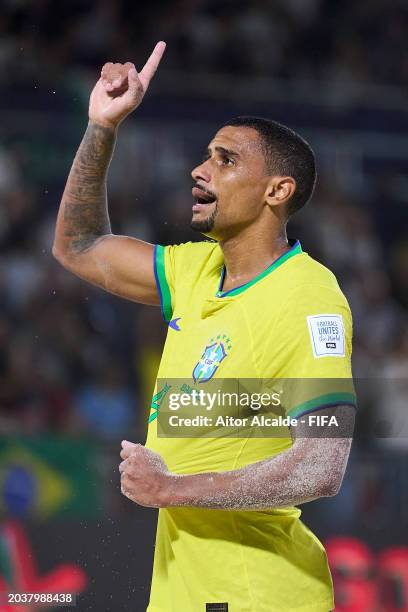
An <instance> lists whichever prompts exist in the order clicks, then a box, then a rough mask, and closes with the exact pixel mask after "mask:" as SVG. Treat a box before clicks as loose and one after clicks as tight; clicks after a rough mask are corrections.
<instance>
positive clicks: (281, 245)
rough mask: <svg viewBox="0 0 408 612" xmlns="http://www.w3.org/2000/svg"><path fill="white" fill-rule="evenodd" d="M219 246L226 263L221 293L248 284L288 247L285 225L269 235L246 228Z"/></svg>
mask: <svg viewBox="0 0 408 612" xmlns="http://www.w3.org/2000/svg"><path fill="white" fill-rule="evenodd" d="M219 245H220V247H221V249H222V252H223V254H224V264H225V277H224V285H223V288H222V290H223V291H229V290H230V289H234V288H235V287H239V286H240V285H243V284H245V283H247V282H249V281H250V280H252V279H253V278H254V277H255V276H257V275H258V274H260V273H261V272H263V271H264V270H265V269H266V268H267V267H268V266H270V264H271V263H272V262H273V261H275V259H278V257H280V256H281V255H283V254H284V253H286V251H288V250H289V248H290V247H289V245H288V240H287V237H286V228H285V227H284V226H282V227H281V228H280V229H279V231H276V232H274V233H271V234H269V235H268V234H266V233H265V230H264V231H263V232H262V233H261V232H260V231H259V230H258V229H257V228H256V229H255V230H253V229H252V228H250V227H249V228H246V229H245V230H244V231H243V232H240V233H239V234H238V235H237V236H233V237H231V238H228V239H226V240H221V241H220V242H219Z"/></svg>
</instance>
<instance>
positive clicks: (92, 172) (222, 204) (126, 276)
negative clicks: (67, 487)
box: [53, 43, 354, 612]
mask: <svg viewBox="0 0 408 612" xmlns="http://www.w3.org/2000/svg"><path fill="white" fill-rule="evenodd" d="M164 49H165V45H164V43H158V44H157V45H156V48H155V50H154V51H153V53H152V55H151V56H150V58H149V60H148V61H147V63H146V65H145V67H144V68H143V70H142V71H141V72H140V73H137V72H136V70H135V67H134V66H133V64H130V63H126V64H106V65H105V66H104V67H103V69H102V73H101V78H100V79H99V81H98V82H97V84H96V85H95V87H94V89H93V91H92V94H91V98H90V105H89V125H88V128H87V130H86V133H85V136H84V139H83V141H82V143H81V145H80V148H79V150H78V153H77V155H76V157H75V160H74V163H73V166H72V169H71V172H70V174H69V177H68V181H67V184H66V188H65V191H64V194H63V197H62V201H61V207H60V211H59V215H58V221H57V228H56V237H55V243H54V249H53V252H54V255H55V257H57V259H58V260H59V261H60V262H61V263H62V264H63V265H64V266H65V267H66V268H67V269H69V270H71V271H72V272H74V273H75V274H77V275H78V276H80V277H81V278H83V279H86V280H88V281H90V282H91V283H93V284H95V285H98V286H100V287H102V288H103V289H106V290H107V291H110V292H112V293H115V294H116V295H119V296H122V297H125V298H127V299H130V300H134V301H136V302H141V303H144V304H151V305H160V306H161V308H162V311H163V315H164V318H165V320H166V321H168V322H169V329H168V335H167V340H166V344H165V347H164V352H163V357H162V361H161V365H160V369H159V374H158V382H157V385H156V389H155V396H154V398H153V400H154V401H153V402H152V409H151V414H150V418H149V431H148V438H147V443H146V446H142V445H137V444H132V443H130V442H127V441H124V442H122V450H121V453H120V454H121V457H122V462H121V464H120V473H121V485H122V492H123V493H124V495H126V496H127V497H128V498H129V499H131V500H132V501H134V502H135V503H138V504H140V505H142V506H150V507H155V508H160V511H159V522H158V530H157V539H156V549H155V560H154V568H153V581H152V589H151V596H150V603H149V607H148V610H149V612H200V611H204V610H212V611H215V610H217V611H218V612H221V611H226V610H228V611H229V612H289V611H292V610H293V611H296V610H298V611H304V612H323V611H324V612H328V611H329V610H332V609H333V606H334V603H333V594H332V584H331V578H330V572H329V569H328V565H327V560H326V555H325V551H324V549H323V547H322V545H321V544H320V542H319V541H318V540H317V538H316V537H315V536H314V535H313V534H312V533H311V532H310V531H309V530H308V529H307V528H306V527H305V526H304V525H303V523H302V522H301V521H300V520H299V515H300V511H299V510H297V509H296V508H295V506H296V505H298V504H302V503H304V502H307V501H311V500H313V499H316V498H318V497H321V496H331V495H335V494H336V492H337V491H338V489H339V487H340V484H341V481H342V478H343V474H344V470H345V466H346V463H347V459H348V455H349V450H350V445H351V434H352V428H353V423H354V416H353V415H354V397H353V394H352V393H347V392H345V391H344V388H343V386H342V385H341V384H340V382H339V387H338V388H336V387H335V386H334V387H333V385H332V387H330V391H329V392H327V389H326V388H325V389H324V392H321V391H319V389H320V387H319V382H318V381H321V380H324V379H326V380H329V379H333V380H338V381H341V380H342V379H343V380H345V379H349V378H350V377H351V368H350V354H351V316H350V311H349V308H348V305H347V302H346V300H345V298H344V296H343V294H342V293H341V291H340V289H339V286H338V284H337V282H336V279H335V277H334V276H333V274H332V273H331V272H329V271H328V270H327V269H326V268H324V267H323V266H322V265H320V264H319V263H317V262H316V261H314V260H313V259H312V258H310V257H309V256H308V255H307V254H306V253H304V252H303V251H302V248H301V245H300V243H299V242H298V241H295V242H293V243H291V242H288V240H287V238H286V230H285V228H286V223H287V220H288V218H289V217H290V216H291V215H292V214H293V213H294V212H296V211H297V210H298V209H300V208H301V207H302V206H304V205H305V204H306V202H307V201H308V200H309V198H310V196H311V194H312V192H313V188H314V183H315V162H314V155H313V153H312V150H311V149H310V147H309V145H308V144H307V143H306V142H305V141H304V140H303V139H302V138H301V137H300V136H298V135H297V134H296V133H295V132H293V131H292V130H290V129H288V128H286V127H285V126H282V125H280V124H277V123H275V122H273V121H270V120H266V119H259V118H238V119H234V120H232V121H230V122H228V124H227V125H225V126H224V127H222V128H221V129H220V130H219V131H218V132H217V133H216V134H215V136H214V137H213V139H212V140H211V142H210V143H209V146H208V150H207V154H206V156H205V159H204V161H203V162H202V163H201V164H200V165H199V166H197V167H196V168H195V169H194V170H193V172H192V177H193V180H194V188H193V200H194V204H193V207H192V227H193V228H194V229H196V230H198V231H199V232H201V233H203V234H204V235H206V236H207V237H209V238H211V239H213V240H212V241H202V242H198V243H193V244H192V243H187V244H181V245H177V246H170V247H163V246H159V245H156V246H154V245H152V244H147V243H145V242H142V241H140V240H137V239H135V238H129V237H126V236H116V235H113V234H112V233H111V229H110V223H109V217H108V210H107V195H106V177H107V171H108V166H109V162H110V159H111V157H112V152H113V148H114V144H115V136H116V131H117V129H118V127H119V124H120V123H121V121H122V120H123V119H124V118H125V117H126V116H127V115H128V114H129V113H130V112H132V111H133V110H134V109H135V108H136V107H137V106H138V105H139V104H140V102H141V101H142V99H143V96H144V94H145V92H146V90H147V87H148V85H149V82H150V80H151V78H152V76H153V75H154V73H155V71H156V68H157V66H158V64H159V62H160V59H161V57H162V55H163V52H164ZM132 178H133V177H132ZM135 178H136V180H137V168H135ZM236 377H243V378H247V379H258V380H267V379H282V380H283V379H285V380H286V379H292V380H293V389H292V391H291V393H290V397H291V398H292V399H291V401H290V402H288V403H287V404H286V405H285V410H286V413H285V414H287V415H289V416H290V417H293V419H297V421H296V422H297V426H296V427H295V426H293V427H292V428H291V429H290V430H289V429H287V435H286V436H284V437H279V438H273V437H257V436H252V435H251V434H249V435H248V436H246V437H239V436H235V437H234V436H228V437H222V436H221V437H220V436H219V437H212V438H211V437H206V436H196V437H192V438H180V437H160V436H158V435H157V423H158V416H160V406H161V402H162V400H163V398H164V397H165V396H166V394H169V388H170V387H171V384H173V383H171V384H170V382H169V383H168V384H167V382H166V381H173V380H174V379H183V380H187V381H189V382H190V384H191V389H193V388H200V389H204V388H205V387H206V385H208V384H209V383H210V381H211V383H213V382H214V380H215V381H216V380H217V379H219V380H221V379H234V378H236ZM302 379H303V382H302ZM308 380H309V381H311V380H313V384H307V381H308ZM207 388H208V387H207ZM308 414H312V415H315V414H316V415H321V416H327V417H333V416H335V417H336V419H335V420H337V422H338V424H339V428H340V430H341V432H342V434H341V435H338V436H337V437H333V436H331V437H330V435H329V434H328V431H329V429H328V427H326V428H323V430H322V429H321V430H320V434H319V433H317V434H316V435H315V436H314V437H311V436H310V435H306V434H305V430H306V428H307V425H304V424H303V421H304V418H302V417H304V416H305V415H308ZM316 431H317V430H316ZM133 535H134V536H135V535H136V534H133Z"/></svg>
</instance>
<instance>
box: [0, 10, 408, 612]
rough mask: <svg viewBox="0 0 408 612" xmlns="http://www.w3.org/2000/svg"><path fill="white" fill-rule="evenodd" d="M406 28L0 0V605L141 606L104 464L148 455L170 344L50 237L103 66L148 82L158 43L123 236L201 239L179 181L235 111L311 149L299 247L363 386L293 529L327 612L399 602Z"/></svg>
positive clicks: (407, 497)
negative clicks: (350, 339)
mask: <svg viewBox="0 0 408 612" xmlns="http://www.w3.org/2000/svg"><path fill="white" fill-rule="evenodd" d="M407 34H408V4H407V2H406V0H392V2H387V1H386V0H370V1H368V0H360V2H353V1H352V0H343V2H332V1H330V0H252V1H251V2H249V1H246V0H232V1H229V0H215V1H210V0H180V1H176V0H174V1H171V2H168V1H165V0H160V1H159V0H150V1H149V2H145V3H139V2H130V1H129V0H117V1H116V2H112V1H111V0H99V1H97V0H95V1H87V0H72V1H70V2H52V1H51V0H32V1H29V0H2V1H1V3H0V83H1V89H2V95H1V97H0V108H1V121H0V198H1V215H0V248H1V254H2V256H1V260H0V289H1V296H2V297H1V301H0V433H1V438H0V512H1V523H0V591H1V590H5V589H6V586H5V585H8V587H9V588H10V586H11V587H12V588H14V590H20V591H24V590H27V589H29V588H31V589H34V588H36V589H37V590H38V589H40V588H44V590H47V589H46V588H45V587H44V585H47V588H48V590H51V589H52V588H54V589H55V590H58V589H59V588H62V587H61V585H65V589H66V590H69V589H70V588H71V587H72V589H73V590H75V589H78V590H82V593H81V594H80V595H79V597H78V603H77V607H76V610H78V612H82V611H88V610H89V611H94V610H95V611H96V610H98V611H100V610H104V611H105V610H106V611H108V610H112V611H113V610H115V611H118V610H120V611H121V612H127V611H129V612H130V611H131V610H132V611H135V610H137V611H139V610H143V609H145V604H146V601H147V598H148V592H149V581H150V573H151V563H152V555H153V538H154V527H155V512H154V511H147V510H144V509H141V508H138V507H136V506H135V505H134V504H132V503H131V502H129V501H128V500H126V499H124V498H123V497H122V496H121V495H120V488H119V478H118V473H117V465H118V461H119V455H118V453H119V446H120V440H121V439H122V438H123V437H126V438H127V439H130V440H134V441H144V437H145V430H146V414H147V411H148V406H149V404H150V394H151V391H152V384H153V380H154V376H155V373H156V369H157V366H158V362H159V359H160V354H161V348H162V344H163V340H164V336H165V333H166V329H165V326H164V324H163V323H162V321H161V317H160V313H159V310H158V309H155V308H147V307H143V306H139V305H135V304H131V303H126V302H124V301H121V300H120V299H117V298H115V297H112V296H109V295H107V294H105V293H103V292H101V291H99V290H96V289H94V288H92V287H90V286H88V285H86V284H85V283H82V282H80V281H79V280H77V279H76V278H74V277H73V276H72V275H70V274H69V273H67V272H66V271H64V270H63V269H62V268H61V267H60V266H59V265H58V264H57V263H56V262H55V261H54V260H53V258H52V256H51V244H52V239H53V230H54V223H55V218H56V212H57V207H58V203H59V199H60V196H61V193H62V189H63V186H64V183H65V179H66V176H67V172H68V170H69V167H70V163H71V161H72V158H73V155H74V153H75V150H76V148H77V146H78V144H79V141H80V139H81V136H82V133H83V131H84V129H85V126H86V123H87V101H88V96H89V93H90V89H91V87H92V85H93V83H94V81H95V80H96V79H97V78H98V73H99V70H100V67H101V65H103V63H105V61H110V60H112V61H127V60H131V61H133V60H134V61H135V63H136V66H137V67H140V66H141V64H142V63H143V62H144V60H145V59H146V58H147V56H148V53H150V50H151V48H152V47H153V45H154V43H155V42H156V41H157V40H160V39H163V40H165V41H167V43H168V48H167V52H166V55H165V58H164V61H163V63H162V65H161V66H160V68H159V71H158V73H157V75H156V78H155V80H154V81H153V83H152V85H151V88H150V90H149V93H148V95H147V97H146V99H145V100H144V102H143V104H142V106H141V107H140V108H139V109H138V111H137V113H135V115H134V116H133V117H131V118H130V119H128V120H126V122H125V124H124V125H123V126H122V128H121V130H120V134H119V139H118V145H117V149H116V154H115V158H114V162H113V164H112V168H111V173H110V181H109V195H110V211H111V219H112V223H113V228H114V231H115V232H117V233H124V234H130V235H136V236H138V237H140V238H143V239H146V240H149V241H152V242H158V243H161V244H169V243H176V242H181V241H185V240H189V239H193V240H197V239H198V236H197V235H192V234H191V233H190V230H189V229H188V228H189V219H190V202H191V195H190V188H191V181H190V174H189V173H190V170H191V168H192V167H193V166H194V165H196V163H197V160H199V159H200V158H201V156H202V153H203V150H204V148H205V147H206V145H207V143H208V141H209V139H210V138H211V136H212V134H213V133H214V132H215V131H216V130H217V128H218V127H219V126H220V125H222V123H223V122H224V121H225V120H227V119H228V118H229V117H232V116H235V115H237V114H258V115H263V116H268V117H271V118H274V119H277V120H279V121H282V122H284V123H287V124H288V125H290V126H292V127H294V128H295V129H298V130H299V131H300V132H301V133H302V134H303V135H304V136H305V137H306V138H307V139H308V140H309V141H310V142H311V144H312V146H313V147H314V148H315V150H316V153H317V157H318V169H319V184H318V189H317V192H316V195H315V197H314V201H313V202H312V204H311V205H309V207H308V208H307V209H306V210H305V211H303V212H302V213H301V214H299V215H298V216H297V217H296V218H295V219H294V220H293V222H292V223H291V226H290V231H289V235H290V236H296V237H299V238H300V239H301V241H302V244H303V246H304V248H305V250H307V251H308V252H309V253H310V254H311V255H312V256H314V257H315V258H317V259H319V260H320V261H322V262H323V263H324V264H325V265H327V266H328V267H330V268H331V269H332V270H333V271H334V272H335V274H336V275H337V277H338V279H339V281H340V283H341V286H342V288H343V291H344V292H345V294H346V296H347V298H348V299H349V301H350V304H351V308H352V311H353V315H354V374H355V376H356V377H357V378H359V379H361V381H362V382H361V384H360V383H359V386H360V387H361V389H360V394H359V400H360V408H359V416H358V436H357V439H356V440H355V443H354V447H353V452H352V456H351V459H350V464H349V468H348V472H347V476H346V479H345V481H344V485H343V488H342V490H341V492H340V494H339V495H338V496H337V497H336V498H333V499H327V500H320V501H318V502H314V503H312V504H307V505H305V507H304V515H303V517H304V520H305V522H306V523H307V524H308V525H310V526H311V528H312V529H313V530H314V531H315V533H316V534H317V535H318V536H319V537H320V539H322V540H324V541H326V542H328V545H329V552H330V556H331V562H332V567H333V570H334V574H335V580H336V593H337V608H336V609H337V610H339V611H350V612H351V611H353V612H379V611H388V612H392V611H394V610H395V611H396V610H399V611H401V610H408V548H405V546H408V478H407V474H408V469H407V468H408V437H407V433H406V431H405V434H404V426H406V421H407V416H406V414H407V409H408V378H407V375H408V316H407V307H408V201H407V193H408V112H407V111H408V97H407V83H408V46H407ZM333 538H337V540H333ZM338 538H343V539H341V540H339V539H338ZM344 538H352V539H351V540H350V539H348V540H347V539H344ZM395 547H399V548H395ZM47 581H48V582H47ZM2 583H4V584H3V588H1V585H2ZM41 584H42V587H41ZM70 585H71V586H70ZM23 587H25V588H23ZM62 590H64V589H62ZM17 609H18V608H17V607H12V608H8V607H7V606H5V605H3V604H0V611H4V612H6V610H17ZM21 609H22V610H23V608H21ZM27 609H28V608H27V607H25V608H24V610H25V611H27ZM186 612H187V611H186ZM282 612H286V611H282Z"/></svg>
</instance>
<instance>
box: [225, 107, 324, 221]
mask: <svg viewBox="0 0 408 612" xmlns="http://www.w3.org/2000/svg"><path fill="white" fill-rule="evenodd" d="M227 125H232V126H237V127H239V126H243V127H249V128H253V129H254V130H256V131H257V132H258V134H259V136H260V137H261V141H262V148H263V151H264V156H265V162H266V168H267V171H268V172H269V173H271V174H279V175H282V176H291V177H292V178H294V179H295V181H296V190H295V193H294V194H293V195H292V197H291V198H290V200H289V202H288V204H287V214H288V217H290V216H291V215H293V214H294V213H295V212H297V211H298V210H300V209H301V208H302V207H303V206H305V204H307V202H308V201H309V200H310V198H311V197H312V194H313V190H314V186H315V183H316V161H315V156H314V153H313V150H312V147H311V146H310V145H309V143H307V142H306V140H304V138H302V137H301V136H299V134H297V133H296V132H294V131H293V130H291V129H290V128H288V127H287V126H286V125H282V124H281V123H278V122H277V121H273V120H272V119H265V118H264V117H252V116H248V117H234V118H233V119H231V120H230V121H228V122H227V123H226V124H225V126H227Z"/></svg>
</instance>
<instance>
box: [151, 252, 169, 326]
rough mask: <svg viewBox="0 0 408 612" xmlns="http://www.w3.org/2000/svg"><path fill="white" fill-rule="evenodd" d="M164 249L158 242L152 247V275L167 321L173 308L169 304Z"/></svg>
mask: <svg viewBox="0 0 408 612" xmlns="http://www.w3.org/2000/svg"><path fill="white" fill-rule="evenodd" d="M164 249H165V247H163V246H161V245H159V244H156V246H155V247H154V276H155V279H156V285H157V291H158V293H159V298H160V308H161V311H162V315H163V319H164V320H165V321H166V322H167V323H169V322H170V321H171V317H172V315H173V308H172V306H171V292H170V287H169V284H168V282H167V278H166V271H165V264H164Z"/></svg>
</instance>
